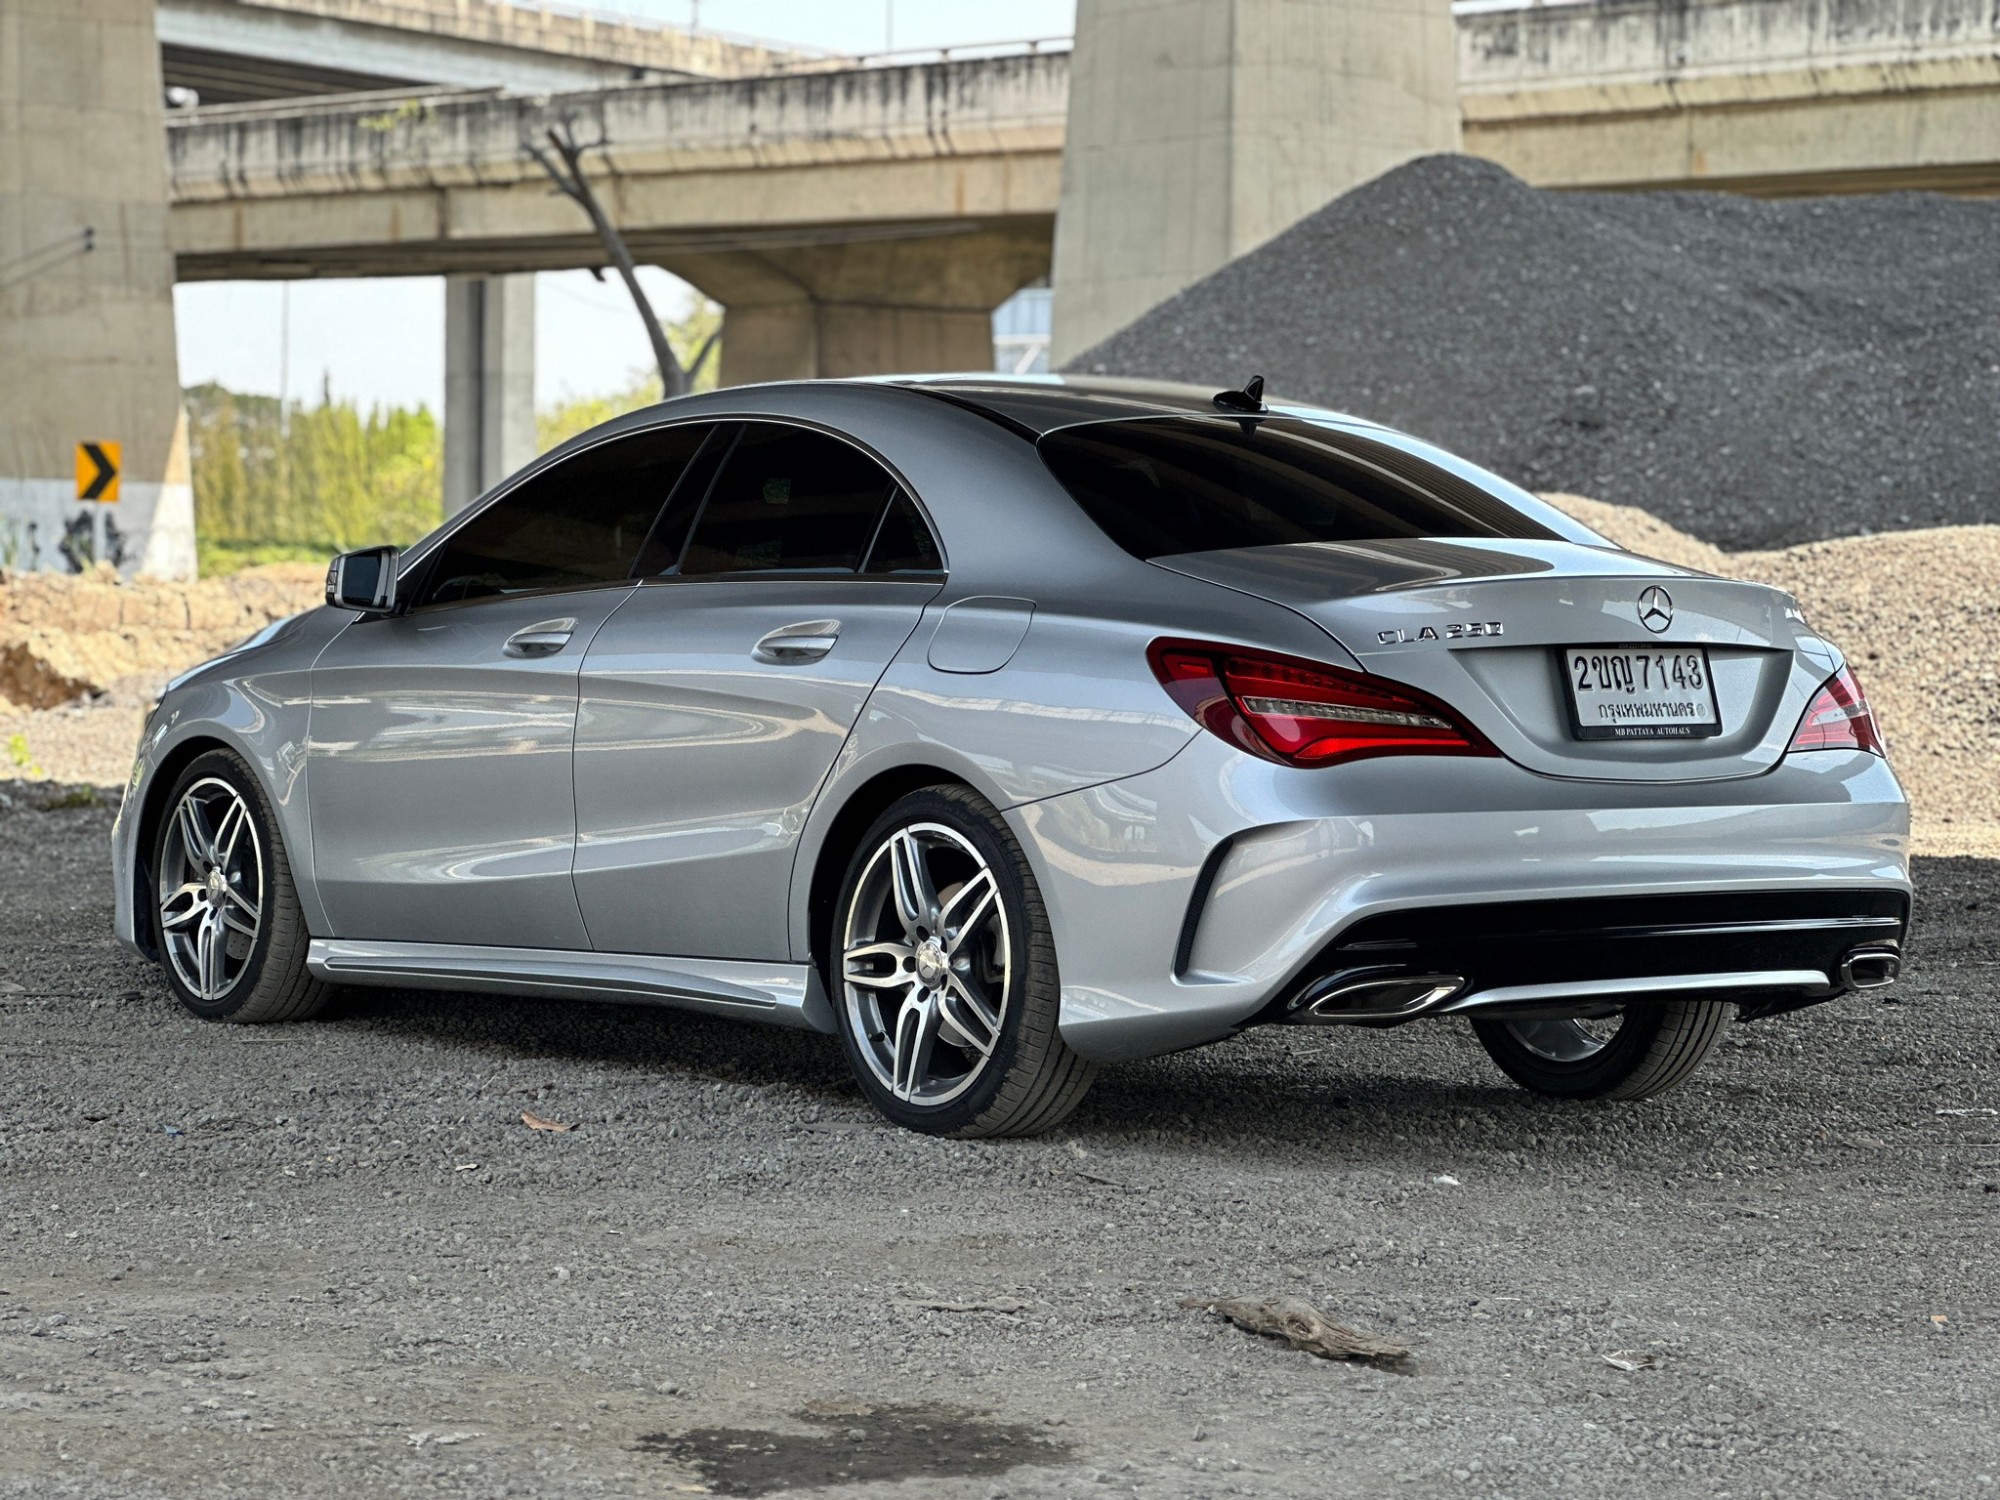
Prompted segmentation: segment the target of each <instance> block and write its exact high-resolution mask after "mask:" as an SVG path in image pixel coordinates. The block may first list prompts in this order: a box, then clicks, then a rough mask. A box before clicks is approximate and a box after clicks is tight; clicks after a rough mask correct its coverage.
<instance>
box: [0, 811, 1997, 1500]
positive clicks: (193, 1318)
mask: <svg viewBox="0 0 2000 1500" xmlns="http://www.w3.org/2000/svg"><path fill="white" fill-rule="evenodd" d="M108 825H109V814H108V812H107V811H106V810H105V809H104V808H102V807H84V808H72V809H66V810H55V811H33V810H29V809H28V808H26V807H22V806H16V807H14V808H12V809H11V810H0V882H4V884H0V889H4V890H5V891H6V892H7V895H6V898H5V899H6V905H5V908H4V917H3V918H0V1070H3V1071H0V1287H3V1288H4V1289H5V1290H4V1294H0V1411H4V1413H5V1417H4V1420H0V1495H4V1496H9V1497H12V1496H20V1497H28V1496H33V1497H36V1500H44V1497H50V1496H83V1495H88V1496H120V1497H123V1496H131V1497H141V1500H146V1497H159V1496H183V1495H190V1496H191V1495H194V1494H197V1493H199V1494H201V1495H204V1496H256V1497H259V1500H263V1497H268V1496H270V1495H273V1494H286V1495H289V1496H294V1497H298V1500H307V1497H314V1496H347V1495H367V1496H370V1497H373V1496H397V1495H414V1494H420V1493H421V1494H424V1495H464V1496H480V1497H484V1496H499V1495H536V1496H540V1495H564V1496H571V1495H577V1496H593V1495H617V1496H624V1495H632V1496H637V1495H648V1496H656V1495H661V1494H674V1493H683V1492H689V1493H692V1492H699V1491H700V1490H702V1489H706V1490H708V1491H712V1492H720V1493H736V1494H763V1493H773V1492H776V1491H779V1490H782V1489H785V1488H788V1487H794V1486H796V1487H802V1488H808V1489H811V1490H812V1492H813V1493H824V1494H829V1495H860V1494H867V1495H903V1496H907V1497H910V1500H920V1497H921V1500H931V1497H940V1500H958V1497H980V1500H985V1497H989V1496H1000V1495H1010V1496H1052V1495H1085V1494H1100V1493H1103V1494H1137V1495H1141V1496H1161V1497H1165V1496H1208V1495H1217V1496H1219V1495H1259V1496H1291V1495H1299V1496H1306V1495H1315V1496H1317V1495H1327V1494H1333V1495H1363V1494H1366V1495H1377V1494H1380V1493H1383V1492H1384V1490H1385V1489H1386V1490H1387V1491H1388V1492H1389V1493H1398V1494H1410V1495H1452V1496H1492V1495H1504V1496H1517V1497H1541V1496H1547V1495H1556V1494H1560V1495H1563V1496H1566V1497H1567V1496H1580V1497H1597V1496H1603V1497H1618V1500H1632V1497H1635V1496H1639V1497H1643V1496H1673V1497H1681V1496H1717V1497H1720V1496H1724V1495H1729V1496H1734V1497H1748V1496H1756V1495H1785V1496H1790V1495H1804V1494H1813V1495H1829V1496H1850V1495H1851V1496H1871V1497H1872V1496H1885V1495H1889V1496H1894V1495H1917V1494H1922V1495H1950V1496H1963V1495H1984V1494H2000V1491H1996V1490H1994V1489H1992V1488H1990V1487H1989V1486H1991V1485H1992V1483H1993V1480H1994V1479H1995V1478H2000V1423H1996V1417H2000V1411H1996V1408H1997V1407H2000V1395H1996V1388H1995V1384H1994V1381H1993V1371H1994V1370H1995V1368H2000V1248H1996V1237H1995V1229H1996V1226H2000V1193H1997V1192H1996V1187H2000V1119H1996V1118H1995V1117H1994V1114H1993V1110H1994V1108H1995V1106H2000V1085H1996V1063H2000V1016H1996V1013H1995V1010H1994V1007H1993V988H1992V986H1993V977H1992V976H1993V970H1994V968H1995V966H1996V963H2000V944H1996V943H1995V942H1994V940H1993V937H1992V935H1991V925H1990V924H1991V920H1992V912H1993V910H1994V909H1995V906H1996V903H2000V864H1991V863H1984V862H1978V861H1971V860H1939V861H1927V862H1925V863H1924V864H1923V865H1922V866H1921V870H1920V879H1921V882H1922V892H1923V905H1922V917H1921V926H1920V928H1919V931H1918V934H1917V938H1916V943H1915V947H1914V952H1913V955H1912V962H1911V965H1910V970H1909V978H1908V979H1907V981H1906V982H1905V983H1904V985H1903V986H1901V987H1900V989H1899V991H1897V992H1896V994H1897V999H1896V1001H1895V1002H1893V1003H1886V1004H1885V1003H1882V1002H1879V1001H1848V1002H1844V1003H1841V1004H1838V1005H1835V1006H1829V1007H1826V1008H1824V1009H1823V1010H1821V1011H1819V1012H1817V1013H1808V1014H1806V1015H1802V1016H1796V1017H1793V1018H1790V1019H1782V1020H1778V1021H1774V1022H1766V1023H1761V1024H1759V1025H1756V1026H1748V1027H1740V1028H1733V1029H1732V1030H1731V1031H1730V1033H1729V1037H1728V1042H1727V1044H1726V1046H1725V1048H1724V1049H1723V1050H1722V1051H1721V1052H1720V1053H1719V1054H1718V1055H1717V1056H1716V1057H1715V1058H1714V1059H1712V1060H1711V1062H1710V1064H1709V1065H1708V1067H1707V1068H1706V1069H1705V1070H1704V1071H1703V1072H1702V1073H1701V1074H1700V1075H1698V1077H1697V1078H1696V1080H1695V1081H1694V1082H1693V1083H1692V1084H1690V1085H1689V1086H1688V1087H1687V1088H1685V1089H1684V1090H1682V1091H1681V1092H1679V1093H1676V1094H1674V1095H1672V1096H1670V1097H1669V1098H1666V1099H1663V1100H1659V1101H1655V1102H1653V1103H1650V1104H1645V1105H1638V1106H1622V1107H1621V1106H1577V1105H1558V1104H1553V1103H1550V1102H1546V1101H1539V1100H1536V1099H1533V1098H1531V1097H1529V1096H1527V1095H1525V1094H1522V1093H1519V1092H1517V1091H1514V1090H1513V1089H1511V1088H1509V1087H1506V1086H1504V1085H1503V1082H1502V1080H1501V1078H1500V1076H1499V1075H1498V1073H1497V1072H1496V1071H1494V1070H1493V1069H1492V1068H1491V1067H1490V1065H1489V1064H1488V1063H1487V1062H1486V1061H1485V1059H1484V1057H1483V1055H1482V1054H1481V1053H1479V1052H1478V1050H1477V1049H1476V1047H1475V1046H1474V1044H1473V1043H1472V1041H1471V1039H1470V1037H1469V1035H1468V1034H1467V1033H1465V1032H1464V1031H1462V1030H1460V1029H1458V1028H1456V1027H1454V1026H1450V1025H1442V1024H1441V1025H1435V1026H1422V1025H1419V1026H1412V1027H1409V1028H1406V1029H1404V1030H1402V1031H1398V1032H1353V1033H1345V1032H1336V1031H1331V1030H1329V1031H1302V1030H1301V1031H1277V1030H1268V1031H1264V1032H1261V1033H1257V1034H1254V1035H1252V1036H1250V1037H1247V1038H1243V1039H1241V1040H1238V1041H1236V1042H1233V1043H1228V1044H1225V1045H1222V1046H1219V1047H1214V1048H1209V1049H1206V1050H1202V1051H1198V1052H1193V1053H1187V1054H1183V1055H1181V1056H1177V1057H1172V1058H1166V1059H1162V1060H1159V1061H1155V1062H1151V1063H1146V1064H1142V1065H1135V1066H1130V1067H1123V1068H1117V1069H1112V1070H1109V1071H1108V1072H1107V1073H1106V1074H1105V1075H1104V1076H1103V1078H1102V1080H1101V1081H1100V1083H1099V1084H1098V1086H1097V1089H1096V1090H1095V1092H1094V1093H1093V1094H1092V1096H1091V1098H1090V1099H1089V1101H1087V1102H1086V1104H1085V1106H1084V1107H1083V1109H1082V1111H1081V1112H1080V1113H1079V1114H1078V1115H1077V1117H1076V1118H1075V1120H1074V1122H1073V1123H1072V1124H1071V1125H1069V1126H1068V1127H1066V1128H1065V1129H1064V1130H1063V1131H1061V1132H1060V1133H1059V1134H1057V1135H1056V1136H1054V1137H1052V1138H1049V1139H1044V1140H1039V1141H1031V1142H1018V1143H962V1142H939V1141H932V1140H928V1139H925V1138H921V1137H918V1136H914V1135H909V1134H905V1133H901V1132H897V1131H894V1130H891V1129H888V1128H886V1127H883V1126H880V1125H878V1124H877V1123H875V1122H874V1120H873V1119H872V1117H871V1116H870V1115H869V1114H868V1113H867V1111H866V1110H865V1108H864V1106H863V1105H862V1103H861V1100H860V1099H859V1097H858V1095H857V1093H856V1091H855V1090H854V1088H853V1087H852V1086H851V1085H850V1084H849V1083H848V1082H847V1080H846V1078H845V1076H844V1073H843V1068H842V1063H841V1059H840V1056H839V1054H838V1051H837V1049H836V1047H835V1045H834V1044H833V1042H831V1041H830V1040H828V1039H824V1038H818V1037H811V1036H806V1035H800V1034H791V1033H780V1032H765V1031H760V1030H754V1029H750V1028H747V1027H740V1026H735V1025H730V1024H727V1023H724V1022H720V1021H714V1020H707V1019H700V1018H693V1017H688V1016H682V1015H675V1014H672V1013H668V1012H659V1011H648V1010H641V1009H627V1008H617V1007H609V1006H593V1005H583V1004H573V1005H565V1004H553V1003H532V1002H513V1001H506V1000H497V999H490V998H488V999H479V998H470V997H462V996H436V995H403V994H390V993H384V992H376V993H359V994H356V995H355V996H353V997H351V998H348V999H345V1000H343V1001H342V1002H340V1003H339V1005H338V1006H337V1008H336V1010H335V1011H334V1012H332V1013H331V1014H330V1015H329V1016H328V1017H327V1018H326V1019H324V1020H321V1021H318V1022H314V1023H310V1024H304V1025H297V1026H289V1027H279V1028H269V1029H252V1028H241V1029H238V1028H230V1027H223V1026H213V1025H204V1024H202V1023H200V1022H197V1021H194V1020H192V1019H190V1018H188V1017H187V1016H185V1015H184V1014H182V1013H181V1012H180V1011H179V1010H178V1009H177V1008H176V1007H175V1005H174V1004H173V1003H172V1001H171V1000H170V999H169V998H168V996H167V994H166V992H165V989H164V987H163V986H162V985H161V983H160V982H159V980H158V979H157V977H156V975H155V973H154V972H153V971H152V970H151V969H150V968H148V967H147V966H146V965H144V964H142V963H140V962H138V961H137V960H135V959H133V958H130V957H128V956H126V955H125V954H124V953H122V952H121V951H120V950H119V949H118V948H116V947H115V946H114V944H113V941H112V939H111V936H110V932H109V927H110V911H109V903H108V899H107V894H106V891H105V879H104V869H105V838H106V835H107V832H108ZM523 1110H532V1111H534V1112H535V1113H536V1114H538V1115H540V1116H542V1117H545V1118H548V1119H551V1120H555V1121H559V1122H562V1123H566V1124H571V1125H573V1126H574V1127H575V1128H574V1129H573V1130H571V1131H568V1132H565V1133H551V1132H540V1131H533V1130H530V1129H528V1128H526V1127H525V1126H524V1125H523V1123H522V1120H521V1113H522V1111H523ZM1273 1293H1291V1294H1298V1295H1303V1296H1306V1297H1309V1298H1311V1299H1312V1300H1313V1301H1315V1302H1316V1303H1317V1304H1318V1305H1319V1306H1320V1307H1321V1308H1322V1309H1324V1310H1325V1311H1326V1312H1327V1313H1328V1314H1329V1315H1331V1316H1334V1317H1336V1318H1339V1319H1341V1320H1344V1321H1346V1322H1349V1323H1351V1324H1353V1325H1355V1326H1357V1327H1360V1328H1364V1329H1368V1330H1371V1331H1374V1332H1377V1333H1380V1334H1384V1335H1387V1336H1391V1337H1395V1338H1399V1339H1402V1340H1404V1341H1406V1342H1408V1343H1409V1344H1411V1345H1412V1346H1413V1347H1414V1349H1415V1350H1416V1356H1415V1361H1414V1367H1413V1372H1412V1373H1406V1374H1399V1373H1393V1372H1382V1371H1378V1370H1374V1369H1371V1368H1367V1367H1358V1366H1350V1365H1335V1364H1327V1363H1323V1362H1318V1361H1314V1360H1312V1359H1310V1358H1309V1357H1308V1356H1306V1355H1303V1354H1297V1353H1292V1352H1288V1351H1285V1350H1282V1349H1280V1348H1278V1347H1276V1346H1274V1345H1271V1344H1268V1343H1266V1342H1263V1341H1261V1340H1258V1339H1254V1338H1252V1337H1250V1336H1248V1335H1245V1334H1243V1333H1241V1332H1238V1331H1237V1330H1235V1329H1233V1328H1230V1327H1227V1326H1224V1325H1220V1324H1218V1323H1216V1322H1215V1321H1214V1320H1213V1319H1212V1318H1210V1317H1208V1316H1206V1315H1204V1314H1201V1313H1198V1312H1187V1311H1182V1310H1180V1309H1179V1307H1178V1306H1177V1303H1178V1302H1179V1300H1180V1299H1181V1298H1182V1297H1185V1296H1189V1295H1200V1296H1218V1295H1230V1294H1250V1295H1266V1294H1273ZM1620 1350H1637V1351H1642V1352H1650V1353H1653V1354H1655V1355H1657V1356H1659V1357H1660V1358H1661V1361H1662V1363H1661V1364H1660V1366H1659V1367H1658V1368H1654V1369H1645V1370H1640V1371H1637V1372H1633V1373H1625V1372H1622V1371H1620V1370H1617V1369H1614V1368H1613V1367H1612V1366H1611V1365H1609V1364H1607V1363H1606V1362H1605V1360H1604V1358H1603V1356H1604V1355H1605V1354H1606V1353H1609V1352H1613V1351H1620ZM926 1469H928V1470H930V1471H931V1472H929V1473H928V1474H926V1475H925V1477H907V1476H912V1475H917V1474H923V1473H924V1471H925V1470H926ZM836 1471H845V1472H846V1473H848V1474H850V1475H852V1476H854V1477H853V1478H852V1479H851V1481H848V1482H835V1483H831V1484H830V1485H828V1486H827V1487H824V1488H821V1487H820V1485H821V1484H822V1482H824V1481H828V1480H829V1479H830V1477H831V1476H832V1475H834V1474H835V1472H836ZM939 1471H944V1472H943V1473H942V1474H940V1472H939Z"/></svg>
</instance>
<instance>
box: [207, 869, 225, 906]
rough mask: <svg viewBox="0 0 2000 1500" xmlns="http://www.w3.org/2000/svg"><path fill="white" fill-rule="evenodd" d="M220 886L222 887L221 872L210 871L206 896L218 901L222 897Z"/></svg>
mask: <svg viewBox="0 0 2000 1500" xmlns="http://www.w3.org/2000/svg"><path fill="white" fill-rule="evenodd" d="M222 885H223V881H222V871H220V870H210V871H209V872H208V894H209V895H210V896H211V897H213V898H215V899H217V900H220V899H221V896H222Z"/></svg>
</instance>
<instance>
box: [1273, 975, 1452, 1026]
mask: <svg viewBox="0 0 2000 1500" xmlns="http://www.w3.org/2000/svg"><path fill="white" fill-rule="evenodd" d="M1464 988H1465V978H1464V976H1463V975H1459V974H1404V973H1384V972H1383V971H1381V970H1379V969H1378V970H1375V971H1373V972H1372V973H1371V972H1366V971H1363V972H1360V973H1356V972H1353V971H1349V972H1347V973H1344V974H1329V975H1327V976H1326V977H1325V978H1324V979H1321V980H1319V981H1317V982H1315V983H1314V984H1312V985H1309V986H1308V987H1307V988H1306V990H1305V992H1304V993H1303V994H1301V995H1300V996H1299V998H1298V1000H1297V1001H1295V1002H1294V1003H1293V1005H1292V1008H1291V1012H1290V1014H1289V1016H1288V1017H1287V1019H1288V1020H1292V1021H1298V1022H1303V1023H1306V1024H1314V1023H1317V1024H1320V1025H1339V1024H1340V1023H1342V1022H1346V1021H1391V1020H1406V1019H1408V1018H1409V1017H1412V1016H1420V1015H1423V1014H1424V1013H1425V1012H1426V1011H1431V1010H1435V1009H1437V1008H1438V1007H1439V1006H1441V1005H1443V1004H1444V1003H1445V1002H1446V1001H1447V1000H1449V999H1451V997H1452V996H1453V995H1456V994H1457V993H1458V992H1459V991H1460V990H1462V989H1464Z"/></svg>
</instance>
